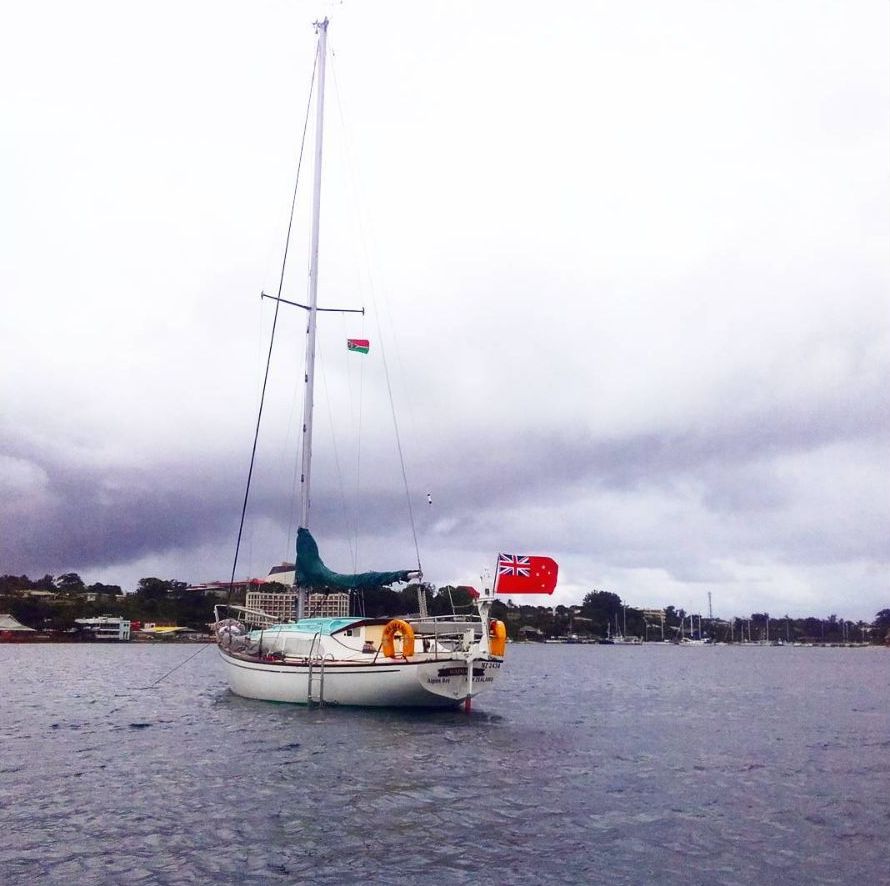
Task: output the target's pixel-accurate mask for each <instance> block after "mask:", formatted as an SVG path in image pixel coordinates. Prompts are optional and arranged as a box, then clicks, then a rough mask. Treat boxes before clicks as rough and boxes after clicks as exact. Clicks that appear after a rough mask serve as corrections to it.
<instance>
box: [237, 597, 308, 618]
mask: <svg viewBox="0 0 890 886" xmlns="http://www.w3.org/2000/svg"><path fill="white" fill-rule="evenodd" d="M297 599H298V594H297V593H296V592H295V591H283V592H281V593H277V594H276V593H273V592H269V591H248V592H247V601H246V603H245V604H244V605H245V607H246V608H247V609H258V610H259V611H260V612H265V613H267V614H268V615H271V616H272V617H273V618H277V619H279V620H280V621H293V620H294V619H295V618H296V617H297Z"/></svg>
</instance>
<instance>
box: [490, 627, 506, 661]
mask: <svg viewBox="0 0 890 886" xmlns="http://www.w3.org/2000/svg"><path fill="white" fill-rule="evenodd" d="M488 651H489V652H490V653H491V654H492V655H497V656H498V657H500V658H503V656H504V653H505V652H506V651H507V626H506V625H505V624H504V623H503V622H502V621H499V620H498V619H495V620H494V621H492V622H489V625H488Z"/></svg>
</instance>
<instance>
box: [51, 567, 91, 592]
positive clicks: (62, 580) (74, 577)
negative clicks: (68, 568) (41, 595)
mask: <svg viewBox="0 0 890 886" xmlns="http://www.w3.org/2000/svg"><path fill="white" fill-rule="evenodd" d="M55 584H56V588H57V589H58V590H59V591H61V592H62V593H63V594H81V593H83V592H84V590H86V588H85V587H84V583H83V579H81V577H80V576H79V575H78V574H77V573H76V572H65V573H64V574H62V575H60V576H59V577H58V578H57V579H56V582H55Z"/></svg>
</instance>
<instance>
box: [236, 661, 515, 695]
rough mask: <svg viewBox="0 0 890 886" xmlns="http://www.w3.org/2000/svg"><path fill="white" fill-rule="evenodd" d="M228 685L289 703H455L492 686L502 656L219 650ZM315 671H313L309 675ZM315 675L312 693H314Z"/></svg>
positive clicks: (244, 692) (237, 690) (242, 691)
mask: <svg viewBox="0 0 890 886" xmlns="http://www.w3.org/2000/svg"><path fill="white" fill-rule="evenodd" d="M219 653H220V657H221V658H222V660H223V663H224V666H225V670H226V675H227V677H228V681H229V687H230V688H231V690H232V692H234V693H235V694H236V695H240V696H242V697H244V698H255V699H259V700H261V701H277V702H287V703H291V704H309V703H323V704H337V705H354V706H361V707H420V708H424V707H425V708H448V707H457V706H458V705H460V704H461V703H462V702H464V701H465V700H467V699H470V698H473V697H475V696H476V695H478V694H479V693H480V692H482V691H484V690H485V689H488V688H490V687H491V686H492V684H493V683H494V681H495V678H496V677H497V674H498V672H499V669H500V667H501V662H502V659H500V658H497V657H494V656H491V657H488V658H483V659H479V658H475V659H473V660H472V664H471V667H472V675H470V674H468V662H467V659H465V658H439V659H437V660H427V661H418V662H412V661H396V662H391V663H390V662H385V663H378V664H364V663H356V662H334V661H327V662H325V666H324V672H323V673H322V671H321V668H320V667H319V665H318V664H317V663H315V664H313V665H312V667H311V669H310V666H309V665H308V664H290V663H283V662H280V661H279V662H262V661H255V660H250V659H248V658H246V657H245V658H242V657H238V656H235V655H231V654H229V653H228V652H226V651H225V650H224V649H222V648H220V650H219ZM310 671H311V675H310ZM310 678H311V693H310Z"/></svg>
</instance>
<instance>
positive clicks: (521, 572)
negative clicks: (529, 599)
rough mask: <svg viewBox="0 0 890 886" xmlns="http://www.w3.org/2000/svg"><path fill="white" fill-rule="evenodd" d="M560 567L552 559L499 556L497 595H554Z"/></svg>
mask: <svg viewBox="0 0 890 886" xmlns="http://www.w3.org/2000/svg"><path fill="white" fill-rule="evenodd" d="M558 572H559V567H558V566H557V564H556V561H555V560H551V559H550V557H528V556H526V555H524V554H498V568H497V574H496V575H495V579H494V592H495V593H496V594H552V593H553V591H554V589H555V588H556V577H557V574H558Z"/></svg>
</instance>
